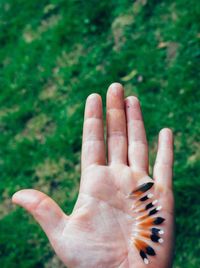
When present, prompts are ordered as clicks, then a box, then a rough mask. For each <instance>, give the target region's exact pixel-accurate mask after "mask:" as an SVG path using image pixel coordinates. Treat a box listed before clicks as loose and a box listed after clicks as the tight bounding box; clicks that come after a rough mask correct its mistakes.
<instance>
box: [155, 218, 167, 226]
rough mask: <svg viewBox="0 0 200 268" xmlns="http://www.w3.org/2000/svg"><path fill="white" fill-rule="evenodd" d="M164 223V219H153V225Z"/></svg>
mask: <svg viewBox="0 0 200 268" xmlns="http://www.w3.org/2000/svg"><path fill="white" fill-rule="evenodd" d="M164 221H165V219H164V218H162V217H157V218H155V220H154V224H156V225H159V224H161V223H162V222H164Z"/></svg>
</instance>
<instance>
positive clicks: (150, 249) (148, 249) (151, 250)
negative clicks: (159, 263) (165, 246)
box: [146, 246, 156, 256]
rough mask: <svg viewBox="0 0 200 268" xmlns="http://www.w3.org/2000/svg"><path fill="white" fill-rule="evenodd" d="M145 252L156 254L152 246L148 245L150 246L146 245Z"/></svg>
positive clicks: (151, 254)
mask: <svg viewBox="0 0 200 268" xmlns="http://www.w3.org/2000/svg"><path fill="white" fill-rule="evenodd" d="M146 253H147V254H148V255H150V256H155V255H156V253H155V251H154V249H153V248H152V247H150V246H148V247H147V248H146Z"/></svg>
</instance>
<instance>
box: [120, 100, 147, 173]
mask: <svg viewBox="0 0 200 268" xmlns="http://www.w3.org/2000/svg"><path fill="white" fill-rule="evenodd" d="M125 105H126V118H127V130H128V162H129V165H130V166H131V167H132V168H134V169H136V170H141V171H145V172H146V173H148V145H147V138H146V131H145V128H144V122H143V119H142V112H141V108H140V103H139V100H138V99H137V98H136V97H134V96H131V97H128V98H126V100H125Z"/></svg>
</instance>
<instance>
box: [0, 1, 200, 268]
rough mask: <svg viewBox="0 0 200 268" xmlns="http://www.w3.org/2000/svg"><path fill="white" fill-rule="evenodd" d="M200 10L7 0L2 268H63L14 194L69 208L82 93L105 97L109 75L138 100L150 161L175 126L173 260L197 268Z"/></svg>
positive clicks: (1, 56)
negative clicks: (164, 131)
mask: <svg viewBox="0 0 200 268" xmlns="http://www.w3.org/2000/svg"><path fill="white" fill-rule="evenodd" d="M199 19H200V2H199V1H198V0H190V1H188V0H176V1H171V0H168V1H167V0H164V1H162V0H159V1H158V0H137V1H130V0H110V1H106V0H101V1H97V0H92V1H78V0H77V1H76V0H52V1H51V0H40V1H39V0H28V1H27V0H10V1H7V0H1V1H0V85H1V90H0V131H1V135H0V176H1V177H0V264H1V265H0V266H1V267H5V268H11V267H12V268H15V267H20V268H25V267H26V268H31V267H45V268H47V267H63V265H62V264H61V263H60V262H59V260H58V259H57V257H56V256H55V255H54V253H53V251H52V250H51V248H50V246H49V243H48V241H47V238H46V237H45V235H44V234H43V232H42V231H41V230H40V228H39V226H38V225H37V224H36V223H35V222H34V221H33V219H32V218H31V217H30V216H28V215H27V214H26V213H25V212H24V211H23V210H22V209H20V208H16V207H14V206H12V205H11V199H10V197H11V195H12V194H13V193H14V192H15V191H17V190H19V189H22V188H27V187H30V188H35V189H39V190H41V191H44V192H45V193H47V194H49V195H50V196H51V197H53V198H54V199H55V200H56V201H57V202H58V203H59V204H60V205H61V207H62V208H63V209H64V210H65V211H66V212H70V211H71V210H72V208H73V204H74V202H75V200H76V197H77V191H78V185H79V178H80V165H79V161H80V148H81V134H82V133H81V132H82V122H83V109H84V101H85V99H86V97H87V95H88V94H90V93H92V92H97V93H100V94H101V95H102V96H103V100H104V104H105V93H106V90H107V87H108V86H109V84H110V83H111V82H113V81H118V82H121V83H122V84H123V85H124V86H125V89H126V95H129V94H134V95H137V96H138V97H139V98H140V100H141V104H142V108H143V113H144V119H145V124H146V128H147V134H148V139H149V143H150V146H151V147H150V148H151V150H150V158H151V165H152V164H153V161H154V159H155V152H156V143H157V134H158V131H159V130H160V129H161V128H162V127H166V126H167V127H170V128H172V129H173V131H174V134H175V168H174V171H175V176H174V188H175V195H176V215H177V217H176V223H177V226H176V235H177V238H176V250H175V264H174V267H175V268H193V267H194V268H197V267H200V256H199V251H200V240H199V237H200V221H199V219H200V210H199V204H200V194H199V192H200V175H199V174H200V83H199V81H200V76H199V74H200V68H199V66H200V65H199V60H200V46H199V40H200V29H199V28H200V23H199ZM155 268H158V267H155Z"/></svg>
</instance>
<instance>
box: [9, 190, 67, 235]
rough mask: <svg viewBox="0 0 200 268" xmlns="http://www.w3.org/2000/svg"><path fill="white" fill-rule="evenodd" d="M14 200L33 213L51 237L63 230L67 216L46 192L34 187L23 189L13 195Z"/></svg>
mask: <svg viewBox="0 0 200 268" xmlns="http://www.w3.org/2000/svg"><path fill="white" fill-rule="evenodd" d="M12 202H13V203H14V204H17V205H19V206H21V207H23V208H25V209H26V210H27V211H28V212H29V213H30V214H32V215H33V217H34V218H35V220H36V221H37V222H38V223H39V224H40V226H41V227H42V229H43V230H44V232H45V233H46V234H47V236H48V237H49V238H50V239H51V237H53V235H54V234H55V233H57V232H58V231H62V226H63V225H64V224H63V223H64V221H65V220H66V219H67V216H66V215H65V214H64V213H63V211H62V210H61V209H60V207H59V206H58V205H57V204H56V203H55V202H54V201H53V200H52V199H51V198H50V197H48V196H47V195H46V194H43V193H42V192H39V191H36V190H32V189H26V190H21V191H19V192H16V193H15V194H14V195H13V197H12Z"/></svg>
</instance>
